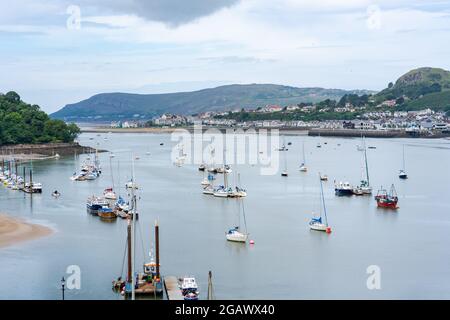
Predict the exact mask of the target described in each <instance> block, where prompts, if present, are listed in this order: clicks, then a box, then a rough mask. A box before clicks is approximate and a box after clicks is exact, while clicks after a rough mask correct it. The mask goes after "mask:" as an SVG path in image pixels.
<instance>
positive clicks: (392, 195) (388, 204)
mask: <svg viewBox="0 0 450 320" xmlns="http://www.w3.org/2000/svg"><path fill="white" fill-rule="evenodd" d="M375 200H376V201H377V206H378V207H380V208H388V209H398V207H397V203H398V196H397V192H396V191H395V187H394V185H392V186H391V190H390V191H389V193H388V192H387V191H386V189H383V187H381V189H380V190H378V193H377V195H376V196H375Z"/></svg>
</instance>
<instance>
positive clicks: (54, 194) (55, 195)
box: [52, 190, 61, 198]
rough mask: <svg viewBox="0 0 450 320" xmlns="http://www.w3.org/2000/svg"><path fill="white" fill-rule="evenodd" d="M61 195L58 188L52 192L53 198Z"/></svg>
mask: <svg viewBox="0 0 450 320" xmlns="http://www.w3.org/2000/svg"><path fill="white" fill-rule="evenodd" d="M60 196H61V193H59V192H58V191H57V190H55V191H53V192H52V197H53V198H59V197H60Z"/></svg>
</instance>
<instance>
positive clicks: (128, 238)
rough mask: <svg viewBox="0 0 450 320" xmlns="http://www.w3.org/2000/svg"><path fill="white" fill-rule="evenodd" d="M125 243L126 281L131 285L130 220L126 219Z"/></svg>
mask: <svg viewBox="0 0 450 320" xmlns="http://www.w3.org/2000/svg"><path fill="white" fill-rule="evenodd" d="M127 244H128V249H127V251H128V273H127V283H130V284H131V285H132V282H133V280H132V279H133V276H132V271H131V269H132V266H131V220H128V225H127Z"/></svg>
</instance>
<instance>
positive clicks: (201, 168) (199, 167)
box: [198, 163, 206, 171]
mask: <svg viewBox="0 0 450 320" xmlns="http://www.w3.org/2000/svg"><path fill="white" fill-rule="evenodd" d="M205 169H206V165H205V164H203V163H202V164H201V165H199V166H198V171H205Z"/></svg>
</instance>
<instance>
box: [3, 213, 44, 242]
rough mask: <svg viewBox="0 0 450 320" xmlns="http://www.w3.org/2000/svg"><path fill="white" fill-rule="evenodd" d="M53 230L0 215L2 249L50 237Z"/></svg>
mask: <svg viewBox="0 0 450 320" xmlns="http://www.w3.org/2000/svg"><path fill="white" fill-rule="evenodd" d="M51 233H52V230H51V229H49V228H47V227H44V226H40V225H37V224H31V223H28V222H25V221H22V220H20V219H16V218H12V217H10V216H7V215H5V214H0V248H2V247H6V246H10V245H14V244H16V243H18V242H23V241H28V240H33V239H37V238H40V237H45V236H48V235H50V234H51Z"/></svg>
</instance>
